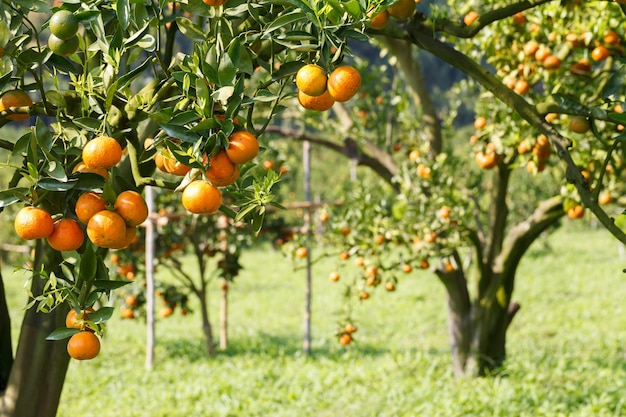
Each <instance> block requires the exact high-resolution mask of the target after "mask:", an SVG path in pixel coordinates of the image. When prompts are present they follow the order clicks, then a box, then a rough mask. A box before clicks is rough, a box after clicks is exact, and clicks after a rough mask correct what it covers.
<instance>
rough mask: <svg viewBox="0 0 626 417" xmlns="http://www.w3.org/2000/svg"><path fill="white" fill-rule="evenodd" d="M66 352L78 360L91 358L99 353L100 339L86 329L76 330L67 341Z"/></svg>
mask: <svg viewBox="0 0 626 417" xmlns="http://www.w3.org/2000/svg"><path fill="white" fill-rule="evenodd" d="M67 353H69V354H70V356H71V357H72V358H74V359H78V360H80V361H82V360H87V359H93V358H95V357H96V356H98V353H100V339H98V336H96V335H95V334H94V333H92V332H90V331H87V330H83V331H81V332H78V333H76V334H75V335H73V336H72V337H70V340H69V342H67Z"/></svg>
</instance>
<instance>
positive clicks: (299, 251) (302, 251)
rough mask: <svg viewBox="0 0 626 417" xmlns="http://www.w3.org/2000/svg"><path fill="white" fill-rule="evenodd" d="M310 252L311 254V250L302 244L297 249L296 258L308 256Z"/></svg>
mask: <svg viewBox="0 0 626 417" xmlns="http://www.w3.org/2000/svg"><path fill="white" fill-rule="evenodd" d="M308 254H309V251H308V250H307V248H305V247H304V246H301V247H299V248H298V249H296V258H300V259H302V258H306V256H307V255H308Z"/></svg>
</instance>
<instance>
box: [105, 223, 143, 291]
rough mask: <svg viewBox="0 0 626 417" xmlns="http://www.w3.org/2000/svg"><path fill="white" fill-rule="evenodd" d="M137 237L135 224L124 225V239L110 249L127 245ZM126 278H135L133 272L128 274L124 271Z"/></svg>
mask: <svg viewBox="0 0 626 417" xmlns="http://www.w3.org/2000/svg"><path fill="white" fill-rule="evenodd" d="M136 239H137V226H126V230H125V231H124V239H122V240H121V241H120V242H119V243H118V244H117V246H113V247H111V248H110V249H123V248H126V247H128V246H129V245H130V244H131V243H133V242H135V240H136ZM125 275H126V278H128V279H130V280H132V279H134V278H135V275H134V273H132V274H129V273H126V274H125Z"/></svg>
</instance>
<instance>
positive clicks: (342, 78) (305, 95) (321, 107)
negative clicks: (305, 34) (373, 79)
mask: <svg viewBox="0 0 626 417" xmlns="http://www.w3.org/2000/svg"><path fill="white" fill-rule="evenodd" d="M296 87H298V101H299V102H300V105H301V106H302V107H304V108H305V109H308V110H316V111H326V110H329V109H330V108H331V107H332V106H333V104H335V102H336V101H338V102H345V101H348V100H350V99H351V98H352V97H353V96H354V95H355V94H356V92H357V91H358V90H359V88H360V87H361V74H360V73H359V71H358V70H357V69H356V68H354V67H352V66H350V65H343V66H340V67H337V68H335V70H334V71H333V72H331V73H330V75H326V71H325V70H324V68H322V67H320V66H319V65H317V64H306V65H303V66H302V67H300V69H299V70H298V72H297V73H296Z"/></svg>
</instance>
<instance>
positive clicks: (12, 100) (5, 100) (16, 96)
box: [0, 90, 33, 121]
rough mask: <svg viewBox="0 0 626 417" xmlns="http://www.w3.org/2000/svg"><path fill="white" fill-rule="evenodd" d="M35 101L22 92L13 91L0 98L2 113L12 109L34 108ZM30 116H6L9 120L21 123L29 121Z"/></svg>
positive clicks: (19, 114)
mask: <svg viewBox="0 0 626 417" xmlns="http://www.w3.org/2000/svg"><path fill="white" fill-rule="evenodd" d="M32 104H33V100H32V99H31V98H30V96H29V95H28V94H26V93H25V92H23V91H22V90H11V91H7V92H6V93H4V94H2V96H0V112H3V111H5V110H8V109H9V108H10V107H26V106H32ZM29 116H30V115H29V114H26V113H15V114H9V115H7V116H5V117H6V118H7V119H9V120H15V121H21V120H26V119H28V117H29Z"/></svg>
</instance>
